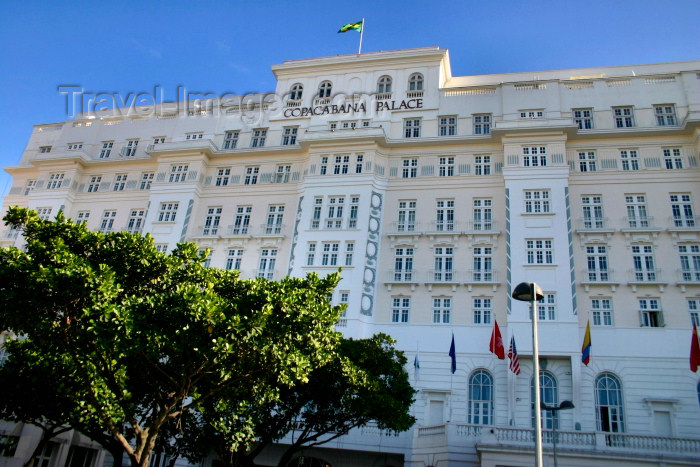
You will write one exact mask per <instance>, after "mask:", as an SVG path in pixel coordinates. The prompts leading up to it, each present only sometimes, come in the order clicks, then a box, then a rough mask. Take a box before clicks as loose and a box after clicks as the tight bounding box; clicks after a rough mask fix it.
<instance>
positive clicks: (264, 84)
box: [0, 0, 700, 196]
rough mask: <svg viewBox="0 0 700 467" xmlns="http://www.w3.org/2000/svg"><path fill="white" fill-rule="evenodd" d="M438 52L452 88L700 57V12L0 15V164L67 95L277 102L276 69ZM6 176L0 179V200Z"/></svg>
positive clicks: (210, 9) (458, 7)
mask: <svg viewBox="0 0 700 467" xmlns="http://www.w3.org/2000/svg"><path fill="white" fill-rule="evenodd" d="M363 17H364V18H366V29H365V34H364V41H363V47H362V50H363V52H375V51H380V50H396V49H405V48H412V47H427V46H439V47H442V48H447V49H449V51H450V58H451V62H452V73H453V75H454V76H464V75H473V74H488V73H507V72H517V71H538V70H551V69H565V68H582V67H590V66H609V65H630V64H642V63H659V62H674V61H687V60H697V59H700V53H699V52H700V47H698V44H699V43H700V42H699V41H698V31H697V25H698V24H700V0H637V1H629V0H607V1H603V0H588V1H586V2H580V1H569V0H560V1H554V0H529V1H515V0H508V1H506V0H492V1H472V0H462V1H452V0H444V1H437V2H427V1H420V2H419V1H413V0H403V1H400V2H399V1H377V0H375V1H371V2H370V1H360V0H355V1H343V2H334V1H329V0H326V1H315V0H314V1H297V2H291V1H264V0H259V1H251V2H242V1H233V0H229V1H216V0H210V1H199V0H189V1H184V0H169V1H167V2H165V1H162V2H161V1H145V0H141V1H118V0H115V1H111V2H102V1H94V0H93V1H90V2H87V1H79V0H76V1H71V2H64V1H60V0H57V1H48V0H44V1H33V0H25V1H22V2H9V1H7V2H3V13H2V16H1V17H0V77H1V78H0V79H1V81H0V82H1V83H2V86H0V99H1V102H2V105H0V166H2V167H5V166H13V165H17V164H18V162H19V159H20V157H21V155H22V151H23V150H24V147H25V145H26V143H27V140H28V139H29V135H30V134H31V131H32V125H35V124H40V123H53V122H59V121H64V120H66V119H67V117H66V115H65V97H64V96H62V95H61V94H59V92H58V90H57V87H58V86H59V85H78V86H81V87H82V88H84V89H85V90H86V91H93V92H100V91H106V92H110V93H120V94H121V95H126V94H128V93H129V92H139V91H147V92H148V91H150V90H152V89H153V87H154V86H160V87H161V88H162V89H163V90H164V92H165V97H166V99H172V98H174V97H175V89H176V88H177V86H178V85H183V86H185V87H186V88H187V89H193V90H198V91H208V92H212V93H215V94H222V93H224V92H235V93H246V92H255V91H271V90H274V87H275V83H274V77H273V75H272V72H271V71H270V66H271V65H273V64H278V63H282V62H283V61H284V60H291V59H302V58H313V57H321V56H331V55H342V54H351V53H356V52H357V45H358V39H359V37H358V34H357V33H356V32H348V33H345V34H337V30H338V28H339V27H340V26H341V25H342V24H344V23H348V22H354V21H357V20H360V19H361V18H363ZM9 187H10V177H9V175H8V174H7V173H5V172H2V173H0V196H2V195H4V194H6V193H7V191H8V190H9Z"/></svg>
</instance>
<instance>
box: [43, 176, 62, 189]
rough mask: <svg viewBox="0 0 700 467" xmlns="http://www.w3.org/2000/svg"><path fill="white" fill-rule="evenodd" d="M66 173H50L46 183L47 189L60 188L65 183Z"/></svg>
mask: <svg viewBox="0 0 700 467" xmlns="http://www.w3.org/2000/svg"><path fill="white" fill-rule="evenodd" d="M64 176H65V174H62V173H52V174H49V181H48V183H47V184H46V189H47V190H58V189H59V188H61V185H63V177H64Z"/></svg>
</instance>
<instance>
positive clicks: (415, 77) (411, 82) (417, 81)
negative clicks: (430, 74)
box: [408, 73, 423, 91]
mask: <svg viewBox="0 0 700 467" xmlns="http://www.w3.org/2000/svg"><path fill="white" fill-rule="evenodd" d="M408 90H409V91H422V90H423V75H421V74H420V73H413V74H412V75H411V76H410V77H409V78H408Z"/></svg>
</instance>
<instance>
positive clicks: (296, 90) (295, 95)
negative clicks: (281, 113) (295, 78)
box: [289, 83, 304, 101]
mask: <svg viewBox="0 0 700 467" xmlns="http://www.w3.org/2000/svg"><path fill="white" fill-rule="evenodd" d="M303 92H304V86H303V85H301V84H300V83H297V84H295V85H293V86H292V87H291V88H290V89H289V100H292V101H298V100H300V99H301V94H302V93H303Z"/></svg>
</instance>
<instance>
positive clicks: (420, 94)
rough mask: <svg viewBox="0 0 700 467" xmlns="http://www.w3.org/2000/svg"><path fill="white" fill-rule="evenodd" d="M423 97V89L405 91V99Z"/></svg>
mask: <svg viewBox="0 0 700 467" xmlns="http://www.w3.org/2000/svg"><path fill="white" fill-rule="evenodd" d="M420 97H423V90H422V89H421V90H419V91H406V99H418V98H420Z"/></svg>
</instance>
